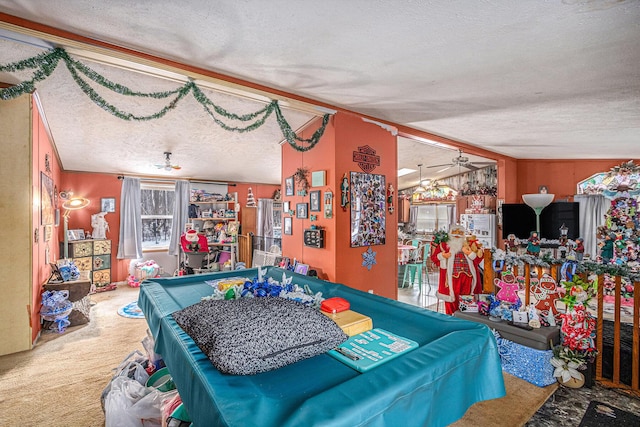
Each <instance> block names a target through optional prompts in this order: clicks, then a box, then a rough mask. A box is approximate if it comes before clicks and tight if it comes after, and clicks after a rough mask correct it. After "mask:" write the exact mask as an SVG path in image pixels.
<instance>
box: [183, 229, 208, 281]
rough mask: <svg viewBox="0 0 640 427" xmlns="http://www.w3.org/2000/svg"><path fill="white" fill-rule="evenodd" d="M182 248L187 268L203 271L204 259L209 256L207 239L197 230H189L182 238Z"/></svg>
mask: <svg viewBox="0 0 640 427" xmlns="http://www.w3.org/2000/svg"><path fill="white" fill-rule="evenodd" d="M180 246H182V251H183V252H184V255H185V260H184V265H185V267H189V268H191V269H193V270H198V271H199V270H201V269H202V263H203V261H204V257H205V256H206V255H208V254H209V244H208V243H207V238H206V237H205V236H203V235H202V234H198V232H196V231H195V230H189V231H187V232H186V233H184V234H183V235H182V236H180Z"/></svg>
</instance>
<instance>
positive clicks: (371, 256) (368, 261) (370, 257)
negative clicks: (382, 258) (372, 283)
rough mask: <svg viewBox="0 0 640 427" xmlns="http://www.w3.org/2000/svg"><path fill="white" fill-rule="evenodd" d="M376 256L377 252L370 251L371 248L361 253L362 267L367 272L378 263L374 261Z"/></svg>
mask: <svg viewBox="0 0 640 427" xmlns="http://www.w3.org/2000/svg"><path fill="white" fill-rule="evenodd" d="M376 254H377V252H374V251H372V250H371V246H369V249H367V250H366V251H364V252H363V253H362V260H363V261H362V266H363V267H367V270H371V267H373V266H374V265H375V264H377V263H378V262H377V261H376Z"/></svg>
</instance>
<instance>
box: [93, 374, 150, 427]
mask: <svg viewBox="0 0 640 427" xmlns="http://www.w3.org/2000/svg"><path fill="white" fill-rule="evenodd" d="M149 391H150V389H148V388H147V387H145V386H143V385H142V384H140V383H139V382H138V381H136V380H134V379H131V378H129V377H127V376H118V377H116V378H114V379H113V380H112V381H111V390H110V391H109V393H108V394H107V396H106V398H105V401H104V410H105V427H123V426H127V427H143V424H142V419H140V418H139V417H138V416H137V415H136V414H135V412H132V411H130V409H131V408H132V407H133V406H134V405H135V404H136V403H137V402H138V401H140V400H141V399H142V398H143V397H145V396H146V395H147V394H148V393H149Z"/></svg>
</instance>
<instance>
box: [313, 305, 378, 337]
mask: <svg viewBox="0 0 640 427" xmlns="http://www.w3.org/2000/svg"><path fill="white" fill-rule="evenodd" d="M321 313H322V314H324V315H325V316H327V317H330V318H331V319H332V320H333V321H334V322H336V323H337V324H338V326H340V328H341V329H342V330H343V331H344V333H345V334H347V335H349V336H350V337H352V336H354V335H358V334H361V333H363V332H366V331H370V330H371V329H372V328H373V321H372V320H371V318H370V317H369V316H365V315H364V314H360V313H357V312H355V311H353V310H345V311H341V312H340V313H326V312H324V311H321Z"/></svg>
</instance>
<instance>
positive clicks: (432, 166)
mask: <svg viewBox="0 0 640 427" xmlns="http://www.w3.org/2000/svg"><path fill="white" fill-rule="evenodd" d="M442 166H449V167H451V163H444V164H441V165H431V166H427V168H440V167H442Z"/></svg>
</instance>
